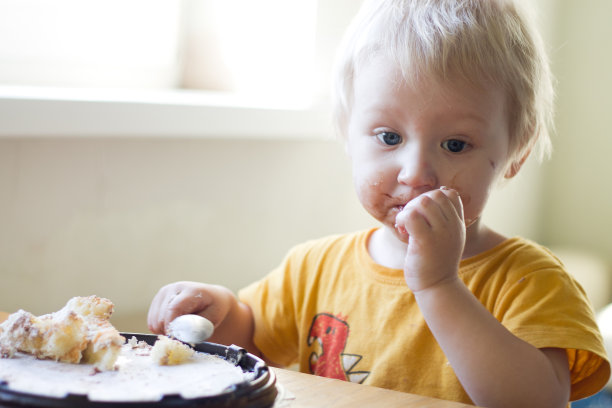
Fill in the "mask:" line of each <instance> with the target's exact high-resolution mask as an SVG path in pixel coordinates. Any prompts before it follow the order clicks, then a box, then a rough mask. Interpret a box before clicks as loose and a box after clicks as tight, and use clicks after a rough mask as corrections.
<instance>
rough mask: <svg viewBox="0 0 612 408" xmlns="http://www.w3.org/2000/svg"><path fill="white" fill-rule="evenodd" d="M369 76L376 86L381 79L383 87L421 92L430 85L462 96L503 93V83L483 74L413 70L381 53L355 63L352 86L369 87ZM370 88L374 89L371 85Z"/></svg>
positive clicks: (447, 92)
mask: <svg viewBox="0 0 612 408" xmlns="http://www.w3.org/2000/svg"><path fill="white" fill-rule="evenodd" d="M373 80H375V81H376V82H377V86H380V85H381V84H383V83H384V84H385V88H386V89H387V90H388V89H394V90H401V89H402V88H410V89H413V90H416V91H418V92H420V93H422V94H427V93H429V91H431V90H432V88H434V89H435V90H437V91H441V92H442V93H446V94H447V95H453V96H455V95H456V94H459V95H464V96H466V97H467V96H468V95H473V94H474V93H481V92H484V93H489V92H498V91H502V93H504V94H505V93H506V89H505V88H504V87H502V86H501V85H500V84H498V83H496V82H495V81H493V80H491V79H489V78H487V77H483V76H480V77H478V78H476V77H471V76H466V75H465V74H463V73H460V72H456V71H455V72H453V71H447V72H445V73H440V72H437V71H436V70H434V69H431V70H423V69H421V70H416V71H414V70H412V67H410V66H407V65H406V64H401V63H400V62H398V61H397V59H395V58H393V57H390V56H387V55H384V54H374V55H371V58H367V59H365V58H364V59H362V60H361V61H360V62H359V63H358V64H356V66H355V70H354V76H353V85H354V86H355V87H356V88H357V87H360V86H366V87H369V88H372V87H371V86H369V85H372V81H373ZM372 91H375V88H374V89H372ZM381 91H383V89H381Z"/></svg>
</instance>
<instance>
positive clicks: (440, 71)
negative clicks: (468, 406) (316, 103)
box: [149, 0, 610, 407]
mask: <svg viewBox="0 0 612 408" xmlns="http://www.w3.org/2000/svg"><path fill="white" fill-rule="evenodd" d="M551 82H552V81H551V78H550V73H549V67H548V63H547V61H546V58H545V52H544V50H543V46H542V44H541V41H540V39H539V37H538V35H537V33H536V32H535V30H534V29H533V27H532V25H531V23H530V22H529V20H528V19H527V18H526V17H525V16H524V15H523V13H522V12H521V11H520V10H519V9H518V7H517V5H516V4H515V3H514V2H512V1H509V0H508V1H506V0H378V1H370V2H366V3H365V4H364V6H363V8H362V10H361V11H360V13H359V15H358V16H357V18H356V19H355V21H354V22H353V24H352V26H351V27H350V28H349V31H348V33H347V37H346V39H345V42H344V44H343V46H342V51H341V53H340V56H339V61H338V68H337V72H336V88H335V93H334V98H335V115H336V119H337V124H338V129H339V131H340V133H341V134H342V137H343V141H344V143H345V145H346V150H347V152H348V155H349V157H350V159H351V162H352V172H353V180H354V184H355V189H356V192H357V196H358V198H359V200H360V202H361V203H362V205H363V206H364V208H365V209H366V210H367V211H368V212H369V213H370V214H371V215H372V216H373V217H374V218H375V219H376V220H378V221H379V222H380V227H378V228H374V229H371V230H368V231H360V232H356V233H352V234H344V235H337V236H332V237H326V238H322V239H319V240H315V241H311V242H307V243H305V244H302V245H299V246H297V247H295V248H294V249H292V250H291V251H290V252H289V254H288V255H287V257H286V258H285V260H284V261H283V262H282V264H281V265H280V266H279V267H278V268H277V269H276V270H274V271H273V272H272V273H270V274H269V275H268V276H267V277H265V278H264V279H262V280H261V281H259V282H255V283H254V284H252V285H250V286H249V287H247V288H245V289H243V290H242V291H241V292H240V293H239V300H238V299H237V298H236V297H235V296H234V295H233V294H232V293H231V292H230V291H229V290H227V289H225V288H222V287H219V286H214V285H207V284H201V283H195V282H177V283H174V284H171V285H168V286H166V287H164V288H162V289H161V290H160V291H159V293H158V294H157V295H156V297H155V299H154V300H153V303H152V305H151V309H150V311H149V327H150V329H151V330H152V331H153V332H158V333H162V332H164V331H165V328H166V327H167V324H168V323H169V322H170V321H171V320H172V319H173V318H174V317H176V316H178V315H180V314H185V313H197V314H201V315H203V316H205V317H207V318H209V319H210V320H211V321H212V322H214V324H215V326H216V331H215V337H214V338H213V339H212V341H216V342H221V343H235V344H239V345H241V346H243V347H246V348H247V349H248V350H249V351H250V352H252V353H254V354H258V355H261V356H263V357H264V358H265V359H266V360H267V361H269V362H270V363H271V364H276V365H280V366H285V365H289V364H293V363H296V362H297V363H299V368H300V370H301V371H304V372H310V373H313V374H318V375H323V376H327V377H332V378H339V379H343V380H349V381H356V382H360V383H363V384H369V385H374V386H380V387H386V388H391V389H395V390H402V391H406V392H411V393H416V394H423V395H428V396H433V397H438V398H443V399H450V400H456V401H463V402H467V403H475V404H477V405H482V406H488V407H503V406H508V407H531V406H533V407H564V406H566V405H567V404H568V401H569V400H570V399H571V400H573V399H579V398H583V397H586V396H588V395H590V394H592V393H595V392H596V391H597V390H599V389H600V388H601V387H602V386H603V385H604V384H605V383H606V381H607V379H608V377H609V374H610V365H609V363H608V361H607V358H606V355H605V351H604V349H603V346H602V340H601V336H600V334H599V332H598V329H597V326H596V324H595V321H594V318H593V315H592V311H591V308H590V306H589V303H588V300H587V299H586V296H585V294H584V291H583V290H582V289H581V288H580V286H579V285H578V284H577V283H576V282H575V281H574V280H573V279H572V278H571V277H570V276H569V275H568V274H567V273H566V271H565V270H564V267H563V265H562V264H561V263H560V262H559V260H558V259H557V258H555V257H554V256H553V255H552V254H551V253H550V252H549V251H548V250H547V249H545V248H543V247H541V246H539V245H537V244H536V243H534V242H531V241H528V240H526V239H522V238H518V237H515V238H507V237H505V236H503V235H501V234H499V233H498V232H495V231H493V230H491V229H490V228H488V227H486V226H485V225H484V224H483V223H482V221H481V219H480V216H481V214H482V212H483V209H484V208H485V205H486V203H487V199H488V197H489V193H490V191H491V189H492V188H493V186H494V184H495V183H496V182H497V181H499V180H500V179H502V178H512V177H513V176H515V175H516V174H517V172H518V171H519V170H520V168H521V166H522V164H523V162H524V161H525V160H526V159H527V157H528V156H529V154H530V153H532V152H534V151H538V152H540V153H541V152H546V151H547V149H548V145H549V138H548V133H547V130H548V128H549V124H550V121H551V116H552V94H553V92H552V85H551ZM538 149H539V150H538Z"/></svg>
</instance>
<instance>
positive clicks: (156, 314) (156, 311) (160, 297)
mask: <svg viewBox="0 0 612 408" xmlns="http://www.w3.org/2000/svg"><path fill="white" fill-rule="evenodd" d="M164 293H165V288H162V289H160V290H159V291H158V292H157V293H156V294H155V296H154V297H153V300H152V301H151V305H150V306H149V312H148V314H147V325H148V326H149V330H150V331H151V333H155V334H162V333H163V323H162V313H161V307H160V305H162V304H164V303H165V301H164Z"/></svg>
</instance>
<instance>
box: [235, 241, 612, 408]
mask: <svg viewBox="0 0 612 408" xmlns="http://www.w3.org/2000/svg"><path fill="white" fill-rule="evenodd" d="M373 231H374V230H369V231H361V232H358V233H354V234H348V235H339V236H332V237H327V238H323V239H319V240H316V241H311V242H307V243H305V244H302V245H299V246H297V247H295V248H293V249H292V250H291V251H290V253H289V254H288V256H287V257H286V258H285V260H284V261H283V263H282V264H281V266H280V267H279V268H277V269H275V270H274V271H273V272H272V273H270V274H269V275H268V276H267V277H265V278H264V279H262V280H261V281H258V282H255V283H253V284H252V285H250V286H248V287H247V288H245V289H243V290H241V291H240V293H239V297H240V299H241V300H242V301H243V302H245V303H247V304H248V305H249V306H250V307H251V309H252V310H253V314H254V318H255V338H254V341H255V344H256V345H257V347H259V349H260V350H261V351H262V352H263V353H264V355H265V356H266V357H267V358H268V359H270V360H271V361H273V362H275V363H278V364H281V365H290V364H293V363H296V362H297V363H299V368H300V371H302V372H306V373H313V374H317V375H323V376H326V377H331V378H339V379H343V380H348V381H354V382H360V383H363V384H368V385H373V386H378V387H384V388H390V389H394V390H399V391H405V392H410V393H414V394H420V395H427V396H431V397H436V398H442V399H448V400H456V401H462V402H466V403H471V400H470V398H469V397H468V395H467V394H466V392H465V391H464V389H463V387H462V386H461V384H460V383H459V381H458V379H457V377H456V376H455V373H454V371H453V368H452V367H451V365H450V364H449V362H448V360H447V359H446V357H445V356H444V353H443V352H442V350H441V349H440V347H439V345H438V344H437V342H436V340H435V339H434V337H433V335H432V334H431V332H430V331H429V329H428V327H427V324H426V323H425V320H424V318H423V316H422V315H421V312H420V310H419V308H418V306H417V304H416V302H415V300H414V297H413V295H412V293H411V292H410V290H409V289H408V287H407V286H406V283H405V281H404V277H403V271H402V270H397V269H390V268H386V267H383V266H381V265H378V264H376V263H375V262H374V261H373V259H372V258H371V257H370V256H369V254H368V251H367V246H366V245H367V240H368V237H369V235H370V234H371V233H372V232H373ZM441 256H443V255H441ZM459 276H460V278H461V279H462V280H463V282H464V283H465V284H466V286H467V287H468V288H469V289H470V291H472V293H474V295H475V296H476V297H477V298H478V299H479V300H480V301H481V303H482V304H483V305H484V306H485V307H486V308H487V309H488V310H489V311H490V312H491V313H492V314H493V315H494V316H495V317H496V318H497V319H498V320H499V321H500V322H502V324H503V325H504V326H505V327H506V328H508V329H509V330H510V331H511V332H512V333H514V334H515V335H516V336H517V337H520V338H521V339H523V340H525V341H527V342H529V343H531V344H532V345H534V346H535V347H538V348H544V347H558V348H564V349H566V350H567V353H568V356H569V362H570V370H571V377H572V392H571V399H572V400H575V399H580V398H584V397H586V396H588V395H590V394H593V393H595V392H597V391H598V390H599V389H601V387H603V386H604V385H605V383H606V381H607V380H608V377H609V375H610V364H609V362H608V361H607V358H606V353H605V350H604V348H603V342H602V338H601V335H600V333H599V330H598V328H597V325H596V323H595V319H594V317H593V312H592V309H591V307H590V305H589V302H588V300H587V298H586V295H585V293H584V291H583V289H582V288H581V287H580V286H579V285H578V283H576V282H575V281H574V280H573V279H572V277H571V276H570V275H568V274H567V273H566V272H565V270H564V268H563V265H562V264H561V263H560V262H559V260H558V259H557V258H555V257H554V256H553V255H552V254H551V253H550V252H548V251H547V250H546V249H545V248H543V247H541V246H538V245H537V244H534V243H532V242H530V241H527V240H525V239H522V238H512V239H508V240H506V241H505V242H503V243H502V244H500V245H499V246H497V247H495V248H493V249H491V250H489V251H486V252H484V253H482V254H479V255H477V256H475V257H472V258H469V259H465V260H463V261H462V262H461V265H460V268H459Z"/></svg>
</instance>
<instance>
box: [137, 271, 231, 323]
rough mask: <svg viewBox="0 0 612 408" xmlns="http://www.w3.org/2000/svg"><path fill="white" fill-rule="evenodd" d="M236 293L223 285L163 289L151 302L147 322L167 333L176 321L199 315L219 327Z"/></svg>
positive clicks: (174, 285) (178, 284) (181, 285)
mask: <svg viewBox="0 0 612 408" xmlns="http://www.w3.org/2000/svg"><path fill="white" fill-rule="evenodd" d="M235 301H236V300H235V297H234V295H233V293H232V292H231V291H230V290H229V289H226V288H224V287H222V286H217V285H209V284H205V283H198V282H175V283H171V284H169V285H166V286H164V287H162V288H161V289H160V290H159V291H158V292H157V294H156V295H155V297H154V298H153V301H152V302H151V306H150V307H149V314H148V317H147V323H148V326H149V330H151V332H152V333H156V334H166V329H167V328H168V325H169V324H170V322H171V321H172V320H174V319H175V318H176V317H178V316H181V315H184V314H197V315H200V316H203V317H205V318H207V319H208V320H210V321H211V322H212V323H213V325H214V326H215V328H216V327H218V326H219V325H220V324H221V323H222V322H223V320H224V319H225V318H226V317H227V315H228V313H229V312H230V310H231V309H232V302H235Z"/></svg>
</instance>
